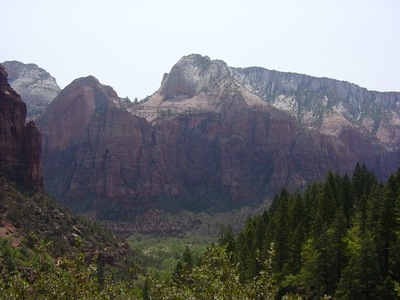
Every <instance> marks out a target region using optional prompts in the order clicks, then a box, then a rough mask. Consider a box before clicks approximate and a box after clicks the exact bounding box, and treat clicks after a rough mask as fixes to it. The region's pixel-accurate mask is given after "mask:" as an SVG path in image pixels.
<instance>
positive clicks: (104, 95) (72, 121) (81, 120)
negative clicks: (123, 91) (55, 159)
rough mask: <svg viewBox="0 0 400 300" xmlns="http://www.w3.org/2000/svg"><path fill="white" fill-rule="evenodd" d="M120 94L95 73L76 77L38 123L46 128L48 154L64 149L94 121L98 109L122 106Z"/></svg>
mask: <svg viewBox="0 0 400 300" xmlns="http://www.w3.org/2000/svg"><path fill="white" fill-rule="evenodd" d="M120 102H121V101H120V100H119V98H118V95H117V93H116V92H115V91H114V90H113V89H112V88H111V87H110V86H107V85H102V84H100V82H99V81H98V80H97V79H96V78H95V77H93V76H87V77H83V78H78V79H75V80H74V81H73V82H72V83H71V84H69V85H68V86H67V87H66V88H65V89H63V90H62V91H61V92H60V93H59V95H58V96H57V97H56V98H55V99H54V101H53V102H52V103H51V104H50V105H49V106H48V107H47V109H46V114H44V115H43V116H41V117H40V118H39V119H38V120H37V123H38V125H39V127H41V128H43V129H42V132H43V137H44V139H43V149H44V152H45V153H53V152H58V151H62V150H64V149H65V148H66V147H67V146H68V145H69V143H70V141H71V140H72V139H74V138H76V137H77V136H78V135H79V134H80V133H81V131H82V130H83V129H84V128H85V126H86V125H87V124H88V123H89V122H90V120H91V118H92V116H93V115H94V113H95V111H96V108H99V107H102V106H106V105H119V104H120Z"/></svg>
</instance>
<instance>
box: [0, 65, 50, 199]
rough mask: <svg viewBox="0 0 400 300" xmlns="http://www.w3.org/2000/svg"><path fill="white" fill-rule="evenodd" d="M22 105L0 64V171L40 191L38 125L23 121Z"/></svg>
mask: <svg viewBox="0 0 400 300" xmlns="http://www.w3.org/2000/svg"><path fill="white" fill-rule="evenodd" d="M25 120H26V105H25V103H24V102H23V101H22V100H21V97H20V96H19V95H18V94H17V93H16V92H15V91H14V90H13V89H12V88H11V86H10V85H9V84H8V81H7V72H6V70H5V69H4V67H3V66H2V65H0V172H1V175H2V176H4V177H6V178H8V179H9V180H12V181H15V182H16V183H17V184H18V185H20V186H21V187H23V188H24V189H27V190H31V191H32V190H33V191H36V192H41V191H43V179H42V165H41V149H42V148H41V146H42V145H41V144H42V139H41V135H40V131H39V128H38V127H36V125H35V123H34V122H33V121H31V122H29V123H28V124H26V125H25Z"/></svg>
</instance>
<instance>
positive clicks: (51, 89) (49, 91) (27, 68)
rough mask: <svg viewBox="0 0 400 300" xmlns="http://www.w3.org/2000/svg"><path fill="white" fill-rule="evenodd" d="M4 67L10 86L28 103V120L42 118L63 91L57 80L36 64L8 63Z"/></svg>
mask: <svg viewBox="0 0 400 300" xmlns="http://www.w3.org/2000/svg"><path fill="white" fill-rule="evenodd" d="M3 66H4V67H5V69H6V71H7V73H8V82H9V84H10V85H11V87H12V88H13V89H14V90H15V91H16V92H17V93H18V94H19V95H20V96H21V98H22V100H23V101H24V102H25V103H26V106H27V118H28V120H34V119H36V118H37V117H38V116H40V115H41V114H42V113H43V110H44V109H45V108H46V107H47V105H49V104H50V102H51V101H53V99H54V98H55V97H56V96H57V95H58V93H59V92H60V90H61V89H60V87H59V86H58V84H57V82H56V79H55V78H54V77H52V76H51V75H50V74H49V73H48V72H47V71H46V70H44V69H42V68H39V67H38V66H37V65H36V64H24V63H21V62H19V61H6V62H4V63H3Z"/></svg>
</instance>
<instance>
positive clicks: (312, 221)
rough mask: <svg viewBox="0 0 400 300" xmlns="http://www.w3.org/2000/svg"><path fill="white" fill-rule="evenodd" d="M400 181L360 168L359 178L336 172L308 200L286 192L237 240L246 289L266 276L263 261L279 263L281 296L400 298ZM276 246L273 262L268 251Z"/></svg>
mask: <svg viewBox="0 0 400 300" xmlns="http://www.w3.org/2000/svg"><path fill="white" fill-rule="evenodd" d="M399 178H400V171H398V172H397V173H396V175H393V176H391V177H390V178H389V180H388V182H387V183H386V184H383V183H379V182H377V180H376V177H375V175H374V174H373V173H370V172H369V171H368V170H367V168H366V167H365V165H362V166H360V164H357V165H356V167H355V170H354V174H353V177H352V178H350V177H349V176H348V175H344V176H340V175H339V174H337V173H332V172H329V173H328V175H327V177H326V180H325V181H324V182H321V183H312V184H310V185H309V186H308V187H307V188H306V189H305V192H304V193H303V194H301V193H299V192H296V193H294V194H293V195H291V194H289V193H288V191H287V190H283V191H282V192H281V194H280V195H276V196H275V197H274V199H273V201H272V203H271V206H270V208H269V209H268V210H267V211H266V212H264V213H263V214H262V215H261V216H254V217H252V218H249V219H248V220H247V221H246V223H245V225H244V229H243V230H242V231H241V232H240V233H239V234H238V236H237V238H236V245H235V251H234V253H233V254H232V256H233V257H235V258H236V260H235V261H236V262H237V263H238V273H239V278H240V283H241V284H248V283H250V282H251V281H252V278H254V276H257V275H258V274H260V272H262V271H263V268H262V266H261V265H260V264H259V262H260V261H264V260H266V259H271V268H272V269H271V271H272V272H273V274H274V276H275V279H276V282H277V285H278V291H277V297H278V298H280V297H286V298H287V299H290V297H292V298H293V297H296V296H295V295H300V296H301V297H306V298H307V299H320V298H323V297H326V295H331V296H335V299H395V297H397V294H396V293H397V292H396V291H397V290H398V286H399V283H400V254H399V253H400V241H399V236H400V223H399V222H400V215H399V209H400V179H399ZM260 220H262V222H261V221H260ZM270 243H273V244H274V256H273V257H272V258H271V257H269V255H268V252H266V251H265V249H266V245H267V244H270ZM225 244H226V243H225ZM285 294H289V295H290V296H284V295H285ZM288 297H289V298H288Z"/></svg>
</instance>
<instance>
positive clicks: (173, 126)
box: [37, 54, 400, 220]
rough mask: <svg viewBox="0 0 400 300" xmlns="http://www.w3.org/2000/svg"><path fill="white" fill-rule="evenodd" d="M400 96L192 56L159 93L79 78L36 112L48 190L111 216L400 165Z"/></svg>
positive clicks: (245, 196) (222, 200)
mask: <svg viewBox="0 0 400 300" xmlns="http://www.w3.org/2000/svg"><path fill="white" fill-rule="evenodd" d="M399 110H400V93H395V92H393V93H381V92H374V91H368V90H366V89H364V88H361V87H359V86H357V85H354V84H350V83H347V82H342V81H338V80H333V79H328V78H315V77H311V76H307V75H301V74H293V73H283V72H278V71H270V70H267V69H263V68H257V67H252V68H244V69H242V68H232V67H229V66H228V65H227V64H226V63H225V62H223V61H220V60H211V59H210V58H208V57H204V56H200V55H195V54H193V55H189V56H186V57H183V58H182V59H181V60H180V61H179V62H178V63H177V64H176V65H175V66H173V68H172V69H171V71H170V72H169V73H168V74H165V75H164V77H163V79H162V83H161V86H160V88H159V90H158V91H156V92H155V93H154V94H153V95H152V96H151V97H150V98H149V99H146V101H142V102H139V103H131V102H127V101H123V100H121V99H120V98H119V97H118V95H117V93H116V92H115V91H114V90H113V89H112V88H111V87H109V86H106V85H103V84H101V83H99V81H98V80H97V79H96V78H94V77H91V76H90V77H85V78H80V79H76V80H75V81H73V82H72V83H71V84H70V85H69V86H67V87H66V88H65V89H64V90H62V91H61V92H60V93H59V94H58V96H57V97H56V98H55V100H54V101H53V102H52V103H51V104H50V105H49V106H48V108H47V109H46V111H45V112H44V114H43V115H42V116H41V117H40V118H39V119H38V120H37V123H38V125H39V127H40V128H41V131H42V134H43V172H44V173H43V174H44V180H45V184H46V188H47V189H48V190H49V191H50V192H51V193H53V194H55V195H56V196H57V197H58V198H59V199H60V200H61V201H62V202H64V203H66V204H68V205H70V206H71V207H74V208H75V209H77V210H80V211H91V212H93V213H94V214H95V215H97V216H100V217H103V218H111V219H113V218H114V219H121V218H127V219H129V220H132V219H133V218H134V217H135V216H137V215H139V214H142V213H143V212H144V211H146V210H148V209H150V208H152V207H155V206H157V208H159V209H165V210H173V209H175V208H179V207H180V206H182V205H186V206H187V204H188V203H190V205H189V206H191V207H194V206H195V207H196V208H197V209H200V210H201V209H206V208H207V207H210V206H214V207H225V208H227V207H230V205H233V204H242V203H250V202H255V201H257V200H259V199H263V198H265V197H267V196H268V195H273V193H276V192H279V191H280V190H281V189H282V188H283V187H286V188H288V189H289V190H291V191H293V190H295V189H298V188H300V189H301V188H302V187H304V186H305V185H306V184H307V183H310V182H311V181H314V180H322V179H323V178H324V177H325V175H326V174H327V172H328V171H329V170H333V171H337V172H339V173H341V174H343V173H349V174H350V173H351V172H352V170H353V169H354V167H355V165H356V163H357V162H360V163H365V164H366V166H367V167H368V169H369V170H371V171H373V172H375V174H377V176H378V177H380V178H381V179H383V180H385V179H386V178H387V177H388V175H389V174H390V173H391V172H394V171H395V170H397V168H398V167H399V166H400V155H399V141H400V130H399V129H400V127H399V126H400V118H399V114H400V111H399Z"/></svg>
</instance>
